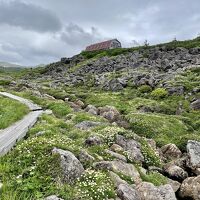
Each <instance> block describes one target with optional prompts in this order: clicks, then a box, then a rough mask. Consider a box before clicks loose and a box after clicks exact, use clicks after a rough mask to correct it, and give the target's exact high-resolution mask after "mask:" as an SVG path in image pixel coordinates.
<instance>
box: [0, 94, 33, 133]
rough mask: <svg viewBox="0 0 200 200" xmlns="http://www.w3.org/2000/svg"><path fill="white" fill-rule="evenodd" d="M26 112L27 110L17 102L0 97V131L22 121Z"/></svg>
mask: <svg viewBox="0 0 200 200" xmlns="http://www.w3.org/2000/svg"><path fill="white" fill-rule="evenodd" d="M28 111H29V110H28V108H27V107H26V106H25V105H23V104H21V103H19V102H18V101H15V100H12V99H9V98H4V97H1V96H0V129H4V128H6V127H8V126H10V125H11V124H13V123H14V122H16V121H18V120H20V119H22V117H23V116H24V115H26V114H27V113H28Z"/></svg>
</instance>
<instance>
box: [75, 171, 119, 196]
mask: <svg viewBox="0 0 200 200" xmlns="http://www.w3.org/2000/svg"><path fill="white" fill-rule="evenodd" d="M113 188H114V187H113V183H112V181H111V180H110V178H109V177H108V175H107V174H106V173H105V172H102V171H93V170H88V171H87V172H86V173H85V174H84V175H83V176H82V177H81V178H80V179H79V180H78V182H77V184H76V190H77V193H78V194H77V196H78V197H79V198H80V199H87V200H97V199H98V200H104V199H107V198H114V197H115V196H116V195H115V191H114V189H113Z"/></svg>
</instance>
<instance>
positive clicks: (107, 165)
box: [94, 161, 141, 183]
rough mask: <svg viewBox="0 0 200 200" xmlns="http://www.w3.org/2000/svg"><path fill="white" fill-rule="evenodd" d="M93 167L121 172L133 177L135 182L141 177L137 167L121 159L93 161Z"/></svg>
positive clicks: (138, 181) (139, 180)
mask: <svg viewBox="0 0 200 200" xmlns="http://www.w3.org/2000/svg"><path fill="white" fill-rule="evenodd" d="M94 168H95V169H103V170H109V171H113V172H116V173H122V174H124V175H126V176H129V177H130V178H132V179H133V181H134V182H135V183H140V182H141V178H140V174H139V172H138V171H137V169H136V168H135V167H134V165H132V164H128V163H125V162H122V161H101V162H96V163H94Z"/></svg>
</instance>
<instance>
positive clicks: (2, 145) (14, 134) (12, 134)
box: [0, 111, 43, 156]
mask: <svg viewBox="0 0 200 200" xmlns="http://www.w3.org/2000/svg"><path fill="white" fill-rule="evenodd" d="M42 112H43V111H32V112H30V113H29V114H28V115H26V116H25V117H24V118H23V119H22V120H20V121H18V122H16V123H15V124H13V125H12V126H10V127H8V128H6V129H4V130H1V131H0V156H3V155H5V154H6V153H7V152H8V151H10V149H11V148H12V147H13V146H14V145H15V143H16V142H17V141H19V140H21V139H22V138H23V137H24V136H25V135H26V133H27V132H28V130H29V129H30V128H31V127H32V126H33V125H34V124H35V123H36V121H37V119H38V117H39V116H40V115H41V114H42Z"/></svg>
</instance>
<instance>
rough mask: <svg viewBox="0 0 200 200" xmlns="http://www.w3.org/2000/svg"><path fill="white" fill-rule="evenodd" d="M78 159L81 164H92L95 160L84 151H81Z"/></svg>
mask: <svg viewBox="0 0 200 200" xmlns="http://www.w3.org/2000/svg"><path fill="white" fill-rule="evenodd" d="M78 158H79V160H80V162H81V163H86V162H93V161H94V160H95V159H94V157H93V156H91V155H90V154H89V153H88V152H87V151H86V150H81V152H80V154H79V157H78Z"/></svg>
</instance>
